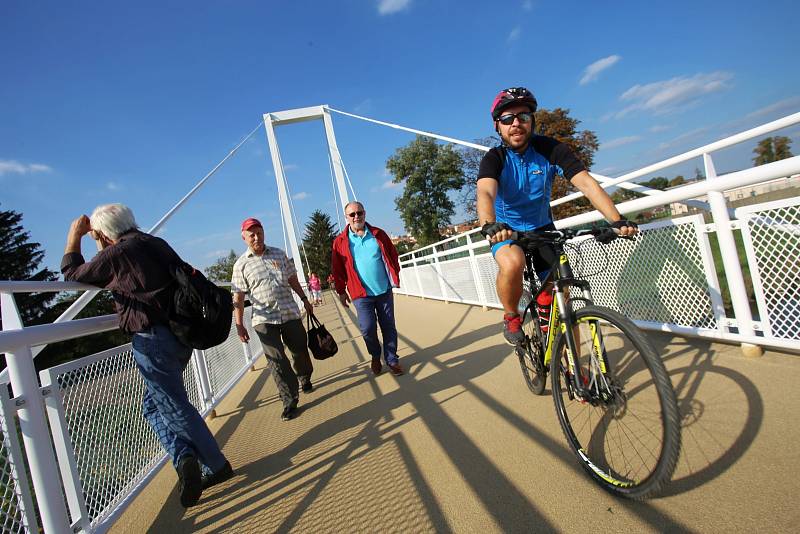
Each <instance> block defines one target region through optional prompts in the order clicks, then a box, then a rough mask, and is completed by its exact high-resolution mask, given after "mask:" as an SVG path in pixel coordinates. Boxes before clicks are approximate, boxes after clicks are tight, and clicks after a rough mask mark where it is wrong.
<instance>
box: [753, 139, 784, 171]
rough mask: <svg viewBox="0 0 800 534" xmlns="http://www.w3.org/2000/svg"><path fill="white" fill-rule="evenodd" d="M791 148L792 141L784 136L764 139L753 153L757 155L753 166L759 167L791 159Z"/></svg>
mask: <svg viewBox="0 0 800 534" xmlns="http://www.w3.org/2000/svg"><path fill="white" fill-rule="evenodd" d="M791 146H792V140H791V139H789V138H788V137H785V136H782V135H779V136H776V137H767V138H766V139H762V140H761V141H759V142H758V145H756V147H755V148H754V149H753V153H754V154H755V155H756V157H754V158H753V165H754V166H756V167H758V166H759V165H764V164H765V163H772V162H773V161H780V160H782V159H786V158H791V157H792V151H791Z"/></svg>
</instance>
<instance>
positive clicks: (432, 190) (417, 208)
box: [386, 135, 464, 246]
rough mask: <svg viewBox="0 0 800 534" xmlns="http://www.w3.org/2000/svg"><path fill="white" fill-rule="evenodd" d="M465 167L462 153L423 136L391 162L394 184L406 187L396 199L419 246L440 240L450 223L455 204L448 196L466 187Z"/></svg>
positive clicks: (396, 204) (389, 163)
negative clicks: (441, 234) (451, 192)
mask: <svg viewBox="0 0 800 534" xmlns="http://www.w3.org/2000/svg"><path fill="white" fill-rule="evenodd" d="M462 166H463V159H462V157H461V154H460V153H459V152H457V151H456V150H454V149H453V147H452V146H450V145H440V144H438V143H437V142H436V141H435V140H433V139H430V138H427V137H422V136H419V135H418V136H417V138H416V139H415V140H413V141H412V142H411V143H409V144H408V145H407V146H405V147H402V148H398V149H397V151H396V152H395V155H394V156H392V157H390V158H389V159H388V160H387V162H386V168H387V169H388V170H389V172H391V173H392V174H393V175H394V178H393V179H392V181H393V182H394V183H396V184H399V183H404V184H405V187H404V188H403V194H402V195H400V197H398V198H396V199H395V206H396V209H397V211H398V212H399V213H400V218H401V219H403V223H404V225H405V228H406V230H407V231H408V232H410V233H411V234H412V235H413V236H414V237H415V238H416V239H417V244H418V245H419V246H425V245H429V244H431V243H435V242H436V241H438V240H439V239H440V232H441V229H442V228H444V227H445V226H447V225H448V224H449V223H450V217H451V216H452V215H453V213H454V212H455V204H454V203H453V201H452V200H450V198H449V196H448V193H449V192H450V191H454V190H456V191H457V190H459V189H461V187H462V186H463V185H464V176H463V174H462Z"/></svg>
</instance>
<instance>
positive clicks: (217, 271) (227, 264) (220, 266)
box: [206, 250, 239, 282]
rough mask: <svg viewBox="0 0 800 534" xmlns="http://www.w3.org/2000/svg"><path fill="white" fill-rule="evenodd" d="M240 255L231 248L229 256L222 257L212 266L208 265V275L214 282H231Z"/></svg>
mask: <svg viewBox="0 0 800 534" xmlns="http://www.w3.org/2000/svg"><path fill="white" fill-rule="evenodd" d="M238 258H239V256H237V255H236V253H235V252H234V251H233V250H231V251H230V252H229V253H228V255H227V256H225V257H224V258H220V259H218V260H217V261H215V262H214V264H213V265H211V266H210V267H206V275H207V276H208V279H209V280H213V281H214V282H230V281H231V278H232V277H233V264H234V263H236V260H237V259H238Z"/></svg>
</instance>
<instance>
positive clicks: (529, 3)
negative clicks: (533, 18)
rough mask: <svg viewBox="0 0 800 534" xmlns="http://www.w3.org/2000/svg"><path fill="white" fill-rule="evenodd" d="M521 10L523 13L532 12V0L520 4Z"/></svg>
mask: <svg viewBox="0 0 800 534" xmlns="http://www.w3.org/2000/svg"><path fill="white" fill-rule="evenodd" d="M522 9H524V10H525V11H532V10H533V0H525V1H524V2H522Z"/></svg>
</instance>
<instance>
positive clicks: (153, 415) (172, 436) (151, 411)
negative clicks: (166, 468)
mask: <svg viewBox="0 0 800 534" xmlns="http://www.w3.org/2000/svg"><path fill="white" fill-rule="evenodd" d="M131 344H132V345H133V359H134V360H135V361H136V366H137V367H138V368H139V372H140V373H141V375H142V378H144V383H145V386H146V390H145V393H144V402H143V409H144V418H145V419H146V420H147V422H148V423H150V426H151V427H153V430H154V431H155V433H156V435H157V436H158V440H159V441H160V442H161V445H162V446H163V447H164V449H165V450H166V451H167V453H169V455H170V456H171V457H172V465H174V466H175V467H176V468H177V466H178V462H179V461H180V460H181V458H183V457H184V456H189V455H191V456H195V457H196V458H197V459H198V460H199V461H200V462H201V463H202V464H203V465H204V466H205V467H206V469H205V470H206V471H211V472H216V471H219V470H220V469H222V468H223V467H225V462H226V459H225V456H224V455H223V454H222V451H220V450H219V445H217V441H216V440H215V439H214V436H213V435H212V434H211V431H210V430H209V429H208V427H207V426H206V423H205V421H203V418H202V417H200V414H199V413H197V409H196V408H195V407H194V406H193V405H192V403H191V402H189V397H188V396H187V395H186V388H185V387H184V385H183V370H184V369H185V368H186V366H187V365H188V364H189V359H190V358H191V356H192V349H191V348H189V347H187V346H186V345H183V344H182V343H181V342H180V341H178V339H177V338H176V337H175V335H174V334H173V333H172V331H171V330H170V329H169V328H167V327H166V326H162V325H156V326H153V327H151V328H150V329H149V330H145V331H142V332H138V333H136V334H134V335H133V341H132V343H131Z"/></svg>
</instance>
